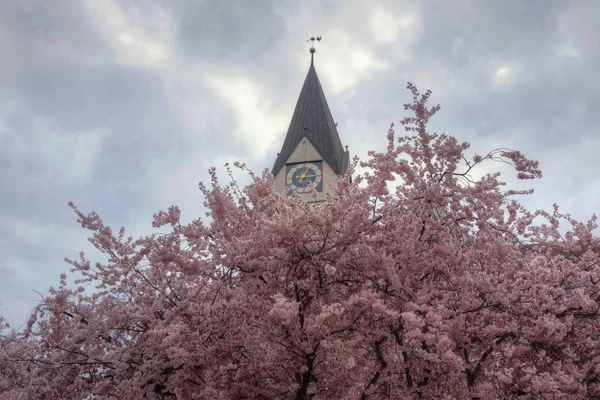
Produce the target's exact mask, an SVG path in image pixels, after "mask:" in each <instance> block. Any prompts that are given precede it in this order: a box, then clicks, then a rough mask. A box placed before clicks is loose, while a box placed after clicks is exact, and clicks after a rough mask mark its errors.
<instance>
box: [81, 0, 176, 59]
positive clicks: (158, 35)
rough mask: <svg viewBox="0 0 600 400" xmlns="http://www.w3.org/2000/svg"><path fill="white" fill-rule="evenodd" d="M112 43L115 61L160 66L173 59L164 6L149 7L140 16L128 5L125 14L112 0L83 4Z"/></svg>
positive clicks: (170, 23) (169, 19)
mask: <svg viewBox="0 0 600 400" xmlns="http://www.w3.org/2000/svg"><path fill="white" fill-rule="evenodd" d="M83 4H84V6H85V7H87V8H88V12H89V15H90V16H91V18H92V20H93V21H94V22H95V24H96V25H97V28H98V30H100V31H101V32H102V33H103V34H104V36H105V37H106V38H107V39H108V41H109V43H110V44H111V46H112V48H113V51H114V53H115V56H116V57H117V62H119V63H121V64H126V65H143V66H159V65H161V64H164V63H165V62H168V61H170V60H171V59H172V57H173V54H172V51H171V49H172V48H173V47H174V46H173V41H174V24H173V21H172V17H171V16H170V15H168V14H167V12H166V11H165V9H163V8H160V7H157V6H155V7H151V6H150V5H148V6H149V9H148V10H145V12H144V13H143V15H141V13H139V12H138V10H137V9H136V8H135V7H134V6H131V7H129V8H128V9H127V11H128V12H127V13H126V12H124V10H123V9H122V8H121V7H120V5H119V4H118V3H117V2H116V1H114V0H95V1H89V2H84V3H83Z"/></svg>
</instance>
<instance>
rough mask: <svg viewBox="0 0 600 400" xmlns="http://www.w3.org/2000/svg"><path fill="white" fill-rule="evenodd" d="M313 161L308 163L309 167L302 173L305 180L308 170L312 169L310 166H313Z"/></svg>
mask: <svg viewBox="0 0 600 400" xmlns="http://www.w3.org/2000/svg"><path fill="white" fill-rule="evenodd" d="M312 165H313V163H310V164H308V167H306V170H304V173H303V174H302V177H301V178H300V180H303V179H304V178H306V174H307V173H308V171H310V167H312Z"/></svg>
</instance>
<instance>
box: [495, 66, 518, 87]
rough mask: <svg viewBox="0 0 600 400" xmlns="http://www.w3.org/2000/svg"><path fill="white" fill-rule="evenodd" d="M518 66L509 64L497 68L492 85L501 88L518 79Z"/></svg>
mask: <svg viewBox="0 0 600 400" xmlns="http://www.w3.org/2000/svg"><path fill="white" fill-rule="evenodd" d="M516 76H517V71H516V68H515V67H513V66H509V65H503V66H501V67H499V68H497V69H496V71H495V72H494V75H493V77H492V82H491V83H492V87H495V88H500V87H504V86H508V85H510V84H511V83H513V82H514V81H515V79H516Z"/></svg>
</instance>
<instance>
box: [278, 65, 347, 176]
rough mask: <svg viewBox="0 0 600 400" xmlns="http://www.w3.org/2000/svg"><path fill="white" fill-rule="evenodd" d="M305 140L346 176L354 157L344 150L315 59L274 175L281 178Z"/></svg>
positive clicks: (332, 166)
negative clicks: (351, 158) (293, 153)
mask: <svg viewBox="0 0 600 400" xmlns="http://www.w3.org/2000/svg"><path fill="white" fill-rule="evenodd" d="M304 136H306V137H308V139H309V140H310V142H311V143H312V145H313V146H315V148H316V149H317V151H318V152H319V153H320V154H321V156H322V157H323V160H324V161H325V162H327V164H329V166H330V167H331V168H332V169H333V171H334V172H335V173H336V174H337V175H343V174H345V173H346V170H347V169H348V164H349V162H350V157H349V154H348V151H347V150H344V147H343V146H342V141H341V140H340V136H339V135H338V132H337V128H336V126H335V122H334V121H333V117H332V116H331V111H329V106H328V105H327V100H326V99H325V94H324V93H323V88H322V87H321V82H319V77H318V76H317V71H316V70H315V66H314V63H313V61H312V57H311V63H310V68H309V70H308V75H306V79H305V80H304V86H302V91H301V92H300V97H298V103H297V104H296V109H295V110H294V115H293V116H292V122H291V123H290V127H289V129H288V132H287V135H286V136H285V141H284V142H283V147H282V148H281V152H280V153H279V156H278V157H277V159H276V160H275V164H274V165H273V169H272V171H271V172H272V173H273V175H277V173H278V172H279V171H280V170H281V168H283V166H284V165H285V162H286V160H287V159H288V158H289V157H290V155H291V154H292V152H293V151H294V149H295V148H296V146H298V143H300V141H301V140H302V138H303V137H304Z"/></svg>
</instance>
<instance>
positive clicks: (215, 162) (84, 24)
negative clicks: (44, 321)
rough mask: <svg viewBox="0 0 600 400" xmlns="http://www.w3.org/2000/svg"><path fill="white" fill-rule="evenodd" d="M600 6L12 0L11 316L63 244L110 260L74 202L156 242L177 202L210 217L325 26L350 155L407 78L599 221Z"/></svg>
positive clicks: (2, 248)
mask: <svg viewBox="0 0 600 400" xmlns="http://www.w3.org/2000/svg"><path fill="white" fill-rule="evenodd" d="M599 17H600V1H598V0H590V1H583V0H582V1H567V0H559V1H553V0H539V1H535V0H528V1H519V0H515V1H492V0H489V1H482V0H481V1H462V0H453V1H421V2H416V1H399V0H395V1H385V0H370V1H368V2H367V1H366V0H365V1H355V2H353V1H315V0H308V1H301V2H299V1H286V0H280V1H267V0H255V1H251V0H229V1H217V0H214V1H213V0H207V1H199V0H198V1H192V0H189V1H183V0H182V1H167V0H164V1H160V0H156V1H149V0H143V1H142V0H139V1H134V0H123V1H117V0H89V1H74V0H73V1H68V0H53V1H52V0H40V1H35V0H3V1H1V2H0V58H1V60H2V62H1V63H0V253H1V254H2V256H1V257H0V276H1V279H0V303H1V304H0V315H4V316H6V317H7V319H8V321H9V322H10V323H11V324H12V325H13V326H14V327H19V325H21V324H22V323H23V321H24V320H25V319H26V317H27V313H28V311H29V310H30V309H31V308H32V307H33V306H35V304H36V301H38V300H39V297H38V295H37V294H36V293H35V292H34V289H35V290H37V291H39V292H42V293H45V292H46V290H47V288H48V287H49V286H50V285H55V284H56V283H57V281H58V274H59V273H60V272H62V271H65V270H67V268H68V266H67V265H66V264H65V263H64V262H63V261H62V260H63V258H64V257H65V256H67V257H71V258H75V257H76V256H77V254H78V252H79V251H80V250H85V251H86V252H90V254H92V256H93V255H94V253H93V252H91V251H90V248H91V245H89V244H88V243H87V241H86V238H87V235H86V232H85V231H84V230H82V229H81V228H80V227H79V226H78V225H77V223H76V218H75V216H74V214H73V213H72V211H71V210H70V209H69V208H68V207H67V202H68V201H73V202H75V203H76V204H77V205H78V206H79V207H80V208H81V209H82V210H83V211H85V212H89V211H92V210H94V211H97V212H98V213H99V214H100V215H101V216H102V217H103V218H104V220H105V221H106V222H107V223H109V224H110V225H111V226H113V227H115V228H118V227H120V226H122V225H125V226H126V227H128V228H130V231H131V232H133V233H134V234H136V235H142V234H147V233H151V232H152V229H151V225H150V222H151V216H152V214H153V213H154V212H155V211H157V210H159V209H165V208H167V207H168V206H169V205H171V204H176V205H179V206H180V207H182V209H183V218H184V220H186V221H189V220H191V219H193V218H197V217H199V216H202V215H203V213H204V211H203V209H202V198H201V196H200V193H199V191H198V188H197V184H198V182H199V181H203V180H206V179H207V169H208V168H209V167H211V166H217V167H222V166H223V164H224V163H225V162H231V161H234V160H239V161H243V162H246V163H247V164H248V165H249V166H250V167H251V168H252V169H253V170H255V171H260V170H262V169H263V168H270V167H271V166H272V164H273V161H274V157H275V155H276V153H277V152H278V151H279V148H280V146H281V144H282V141H283V138H284V135H285V132H286V129H287V126H288V124H289V121H290V118H291V115H292V112H293V108H294V106H295V102H296V100H297V97H298V94H299V92H300V89H301V86H302V83H303V81H304V78H305V76H306V72H307V70H308V67H309V62H310V58H309V54H308V48H309V45H308V44H307V43H306V39H307V38H309V37H310V36H312V35H321V36H322V37H323V41H322V42H321V43H319V45H318V49H317V53H316V55H315V64H316V68H317V72H318V74H319V77H320V79H321V82H322V84H323V87H324V90H325V94H326V96H327V98H328V101H329V105H330V108H331V110H332V113H333V115H334V118H335V119H336V120H337V121H338V123H339V125H338V129H339V132H340V135H341V138H342V141H343V143H344V144H347V145H348V146H349V148H350V151H351V153H352V154H358V155H359V156H363V157H364V156H366V152H367V150H370V149H375V150H383V149H384V148H385V145H386V142H385V135H386V132H387V128H388V126H389V124H390V123H391V122H398V121H399V120H400V119H401V118H402V117H404V116H405V113H404V111H403V108H402V104H403V103H405V102H408V101H409V100H410V96H409V93H408V92H407V91H406V89H405V86H406V82H407V81H411V82H413V83H415V84H416V85H417V86H418V87H419V88H420V89H421V90H422V91H424V90H426V89H431V90H433V101H434V102H436V103H437V102H439V103H440V104H441V105H442V111H441V113H440V114H439V115H438V117H437V119H436V120H435V121H434V124H433V125H434V126H433V127H434V128H435V130H437V131H440V132H441V131H444V132H447V133H450V134H452V135H454V136H456V137H457V138H458V139H459V140H460V141H468V142H471V143H472V150H473V151H476V152H479V153H483V152H486V151H487V150H491V149H493V148H495V147H511V148H516V149H519V150H522V151H523V152H525V154H526V155H528V156H530V157H531V158H534V159H537V160H539V161H540V163H541V166H542V168H543V171H544V178H543V179H542V180H540V181H537V182H534V183H531V182H529V184H531V185H533V187H534V188H535V189H536V193H535V194H534V195H533V196H531V197H530V198H529V199H527V200H526V201H525V203H526V204H527V205H528V206H529V207H532V208H546V209H547V208H549V207H550V206H551V205H552V203H554V202H557V203H558V204H560V205H561V206H562V208H563V210H565V211H569V212H571V213H572V214H573V215H574V216H575V217H577V218H580V219H587V218H589V217H590V216H591V215H592V214H593V213H595V212H598V210H599V207H598V205H599V204H600V200H599V199H600V180H599V178H598V173H599V172H600V161H599V156H598V154H599V153H600V132H599V127H600V112H599V111H598V107H599V106H600V80H599V79H598V74H599V73H600V72H599V71H600V44H598V43H599V39H600V32H599V28H598V26H597V20H598V18H599ZM221 175H223V174H221ZM239 178H240V180H241V181H242V182H245V181H247V180H246V179H245V178H244V176H243V175H241V176H240V177H239ZM507 179H508V178H507ZM508 180H509V181H510V182H512V180H511V179H508Z"/></svg>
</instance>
